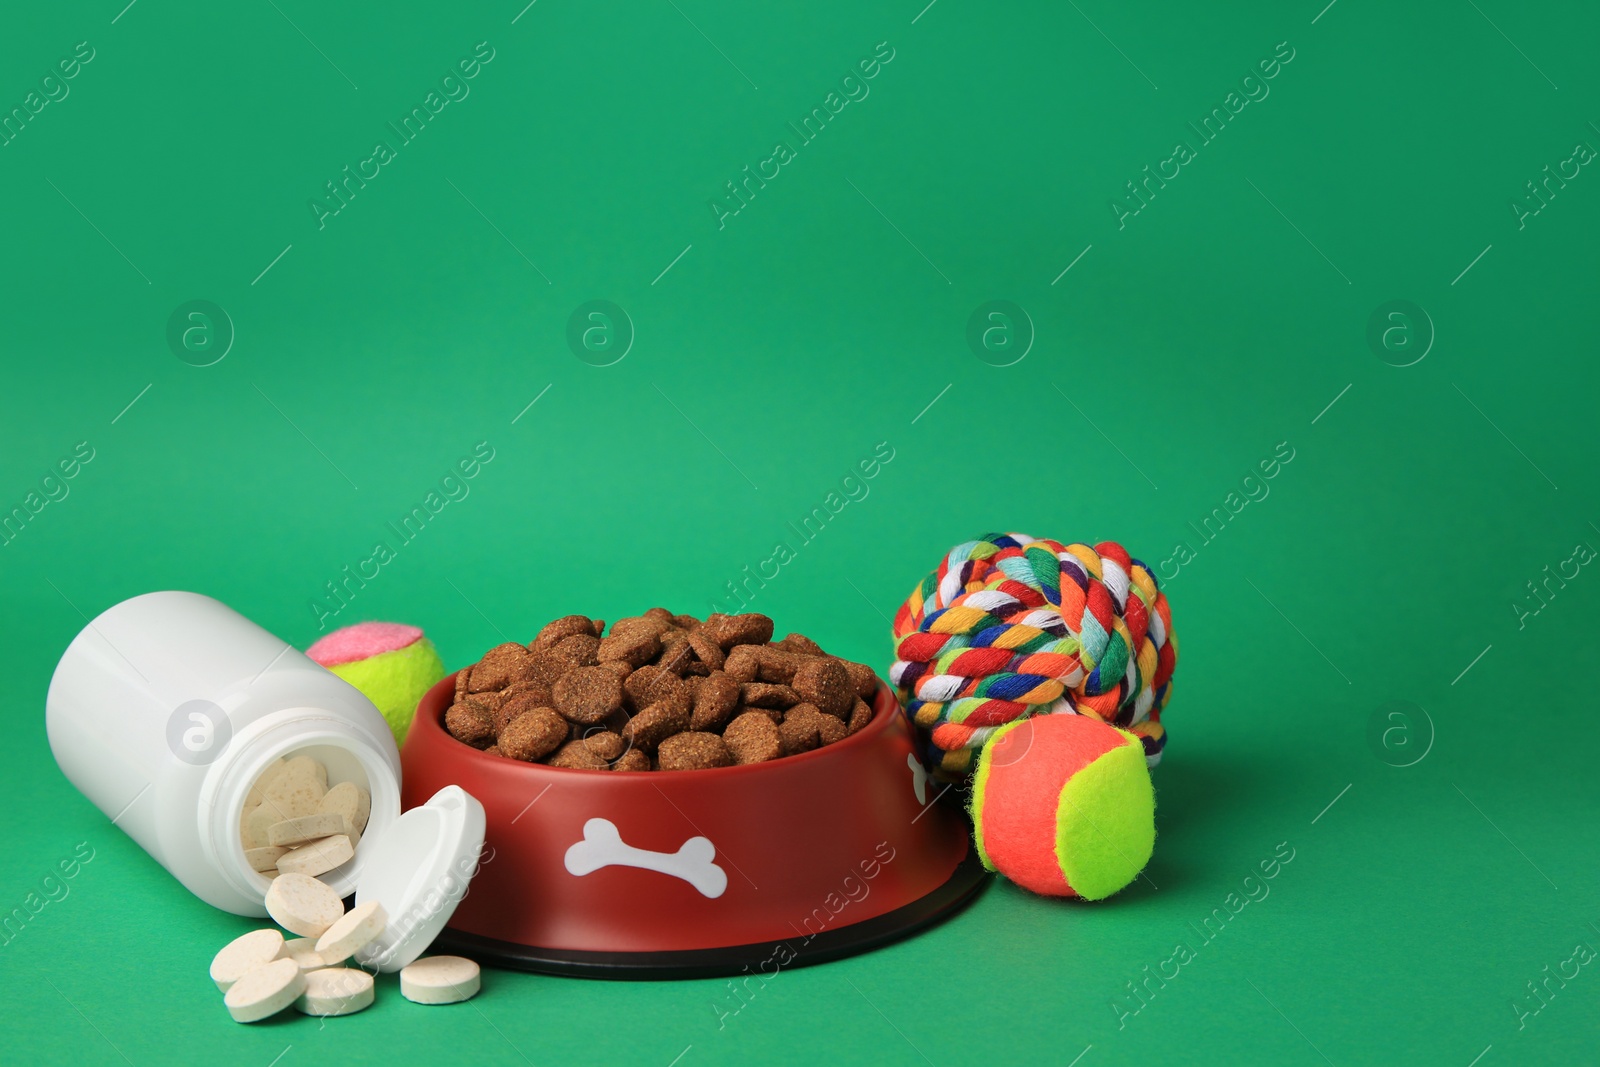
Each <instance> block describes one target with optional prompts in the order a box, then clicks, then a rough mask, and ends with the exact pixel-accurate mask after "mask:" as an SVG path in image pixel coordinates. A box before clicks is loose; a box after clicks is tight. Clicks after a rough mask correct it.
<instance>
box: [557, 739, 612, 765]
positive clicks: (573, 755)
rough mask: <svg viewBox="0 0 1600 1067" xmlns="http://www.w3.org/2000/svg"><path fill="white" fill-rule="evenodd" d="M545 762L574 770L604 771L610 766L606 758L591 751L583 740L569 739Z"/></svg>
mask: <svg viewBox="0 0 1600 1067" xmlns="http://www.w3.org/2000/svg"><path fill="white" fill-rule="evenodd" d="M545 762H546V763H548V764H549V765H550V766H552V767H565V768H567V769H568V770H573V771H603V770H605V769H606V767H607V766H608V765H607V763H606V761H605V760H603V759H601V758H600V757H599V756H597V755H595V754H594V753H593V752H590V751H589V746H588V745H586V744H584V743H583V742H582V741H568V742H567V743H566V744H564V745H562V746H561V747H560V748H558V749H556V751H555V755H553V756H551V757H550V758H549V759H548V760H546V761H545Z"/></svg>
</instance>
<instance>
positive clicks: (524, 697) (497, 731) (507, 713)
mask: <svg viewBox="0 0 1600 1067" xmlns="http://www.w3.org/2000/svg"><path fill="white" fill-rule="evenodd" d="M549 703H550V700H549V698H548V697H546V698H544V699H541V698H540V697H539V696H538V694H536V693H518V694H517V695H516V696H514V697H508V698H507V699H506V701H505V702H504V703H503V704H501V705H500V707H499V709H498V710H497V711H495V713H494V714H493V715H492V716H490V721H491V723H492V724H493V726H494V735H495V737H499V736H500V735H501V734H503V733H505V732H506V727H507V726H510V725H511V723H512V722H513V721H515V720H516V719H517V717H518V716H520V715H523V714H525V713H526V712H530V711H532V710H533V709H534V708H541V707H547V706H548V705H549Z"/></svg>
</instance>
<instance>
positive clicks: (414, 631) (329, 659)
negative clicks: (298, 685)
mask: <svg viewBox="0 0 1600 1067" xmlns="http://www.w3.org/2000/svg"><path fill="white" fill-rule="evenodd" d="M421 639H422V630H421V629H420V628H419V627H416V626H407V625H406V624H405V623H403V622H358V623H356V624H355V625H354V626H346V627H344V628H343V629H340V630H335V631H333V633H331V634H328V635H327V636H326V637H323V638H321V639H320V640H318V641H317V643H316V644H314V645H312V646H311V647H310V648H308V649H306V655H308V656H310V657H311V658H312V659H313V660H315V661H316V662H317V663H320V664H322V666H324V667H332V666H334V665H335V664H339V663H353V662H355V661H356V660H358V659H367V658H368V657H370V656H377V655H380V654H382V653H384V652H394V651H396V650H397V649H402V648H405V647H406V646H407V645H410V644H415V643H416V642H417V641H420V640H421Z"/></svg>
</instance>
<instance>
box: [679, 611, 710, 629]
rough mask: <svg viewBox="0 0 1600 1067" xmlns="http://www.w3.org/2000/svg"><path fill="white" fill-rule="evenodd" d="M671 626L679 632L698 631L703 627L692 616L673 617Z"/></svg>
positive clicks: (702, 624) (701, 623)
mask: <svg viewBox="0 0 1600 1067" xmlns="http://www.w3.org/2000/svg"><path fill="white" fill-rule="evenodd" d="M672 624H673V625H674V626H676V627H677V628H678V629H680V630H698V629H700V627H702V626H704V625H705V623H703V622H701V621H700V620H699V619H697V618H695V617H694V616H693V615H674V616H673V617H672Z"/></svg>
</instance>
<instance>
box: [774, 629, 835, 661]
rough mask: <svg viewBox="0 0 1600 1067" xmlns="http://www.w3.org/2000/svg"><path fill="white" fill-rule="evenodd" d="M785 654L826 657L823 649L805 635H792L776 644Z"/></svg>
mask: <svg viewBox="0 0 1600 1067" xmlns="http://www.w3.org/2000/svg"><path fill="white" fill-rule="evenodd" d="M775 644H777V645H778V646H779V647H780V648H782V649H783V650H784V651H785V652H792V653H794V654H795V655H797V656H826V655H827V653H826V652H824V651H822V647H821V646H820V645H818V644H817V643H816V642H815V641H813V640H811V638H809V637H807V636H806V635H805V634H790V635H789V636H787V637H785V638H784V639H783V640H782V641H778V642H775Z"/></svg>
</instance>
